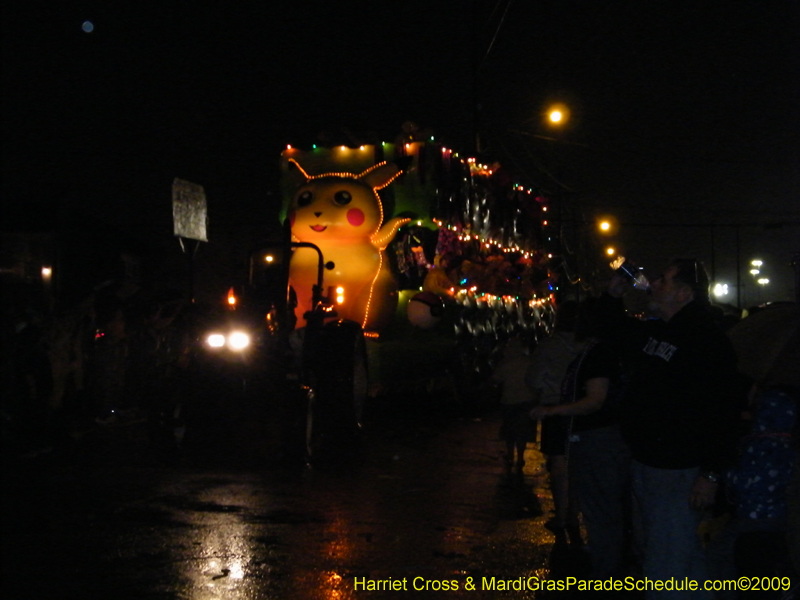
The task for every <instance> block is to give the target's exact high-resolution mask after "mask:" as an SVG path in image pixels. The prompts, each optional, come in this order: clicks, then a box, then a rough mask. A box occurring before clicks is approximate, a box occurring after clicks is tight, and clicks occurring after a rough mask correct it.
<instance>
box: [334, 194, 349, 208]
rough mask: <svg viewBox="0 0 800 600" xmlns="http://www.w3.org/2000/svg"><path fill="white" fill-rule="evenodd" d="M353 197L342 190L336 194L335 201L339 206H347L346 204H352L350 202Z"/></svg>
mask: <svg viewBox="0 0 800 600" xmlns="http://www.w3.org/2000/svg"><path fill="white" fill-rule="evenodd" d="M352 199H353V197H352V196H351V195H350V192H346V191H345V190H342V191H341V192H336V193H335V194H334V195H333V201H334V202H336V204H338V205H339V206H345V205H346V204H350V201H351V200H352Z"/></svg>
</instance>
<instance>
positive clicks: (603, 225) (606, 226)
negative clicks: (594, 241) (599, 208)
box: [600, 221, 611, 231]
mask: <svg viewBox="0 0 800 600" xmlns="http://www.w3.org/2000/svg"><path fill="white" fill-rule="evenodd" d="M600 229H602V230H603V231H608V230H609V229H611V223H609V222H608V221H603V222H602V223H600Z"/></svg>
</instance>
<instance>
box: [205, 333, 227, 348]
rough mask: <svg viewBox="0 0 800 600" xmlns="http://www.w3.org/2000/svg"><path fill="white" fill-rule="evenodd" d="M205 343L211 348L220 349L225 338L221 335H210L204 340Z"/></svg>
mask: <svg viewBox="0 0 800 600" xmlns="http://www.w3.org/2000/svg"><path fill="white" fill-rule="evenodd" d="M206 343H207V344H208V345H209V346H211V347H212V348H222V347H223V346H224V345H225V336H224V335H222V334H221V333H212V334H211V335H209V336H208V337H207V338H206Z"/></svg>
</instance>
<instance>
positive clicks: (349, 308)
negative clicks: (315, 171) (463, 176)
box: [287, 159, 409, 331]
mask: <svg viewBox="0 0 800 600" xmlns="http://www.w3.org/2000/svg"><path fill="white" fill-rule="evenodd" d="M289 162H290V163H291V164H293V165H294V166H295V167H297V169H298V170H299V172H300V173H301V174H302V176H303V178H304V180H305V181H304V183H303V184H301V185H300V187H299V188H298V189H297V191H296V192H295V194H294V196H293V199H292V202H291V205H290V208H289V211H288V213H287V217H288V219H289V223H290V225H291V232H292V239H293V240H294V241H296V242H310V243H312V244H315V245H316V246H317V247H319V249H320V250H321V251H322V255H323V257H324V259H325V261H326V262H327V263H333V266H332V268H331V269H330V270H328V271H326V273H325V286H326V288H329V289H331V291H335V294H334V293H329V294H328V296H329V297H330V298H331V299H332V300H333V301H334V309H335V311H336V313H337V315H338V316H339V318H341V319H347V320H351V321H355V322H357V323H359V324H360V325H361V326H362V327H363V328H364V329H365V330H367V331H370V330H379V329H380V328H381V327H383V326H385V325H386V324H387V322H388V321H389V320H390V319H391V317H392V314H393V313H394V310H395V305H396V302H397V283H396V281H395V279H394V276H393V274H392V272H391V269H390V268H389V264H388V261H387V260H386V255H385V252H384V250H385V249H386V246H387V244H388V243H389V242H390V241H391V240H392V238H393V237H394V236H395V234H396V233H397V230H398V229H399V228H400V227H401V226H402V225H404V224H405V223H407V222H408V221H409V219H407V218H394V219H390V220H389V221H387V222H386V223H384V211H383V204H382V202H381V198H380V196H379V195H378V190H380V189H382V188H385V187H386V186H388V185H389V184H390V183H391V182H392V181H394V179H396V178H397V177H398V175H399V174H400V172H401V171H400V169H399V167H398V166H397V165H394V164H391V163H386V162H382V163H379V164H377V165H374V166H372V167H369V168H368V169H366V170H365V171H363V172H361V173H360V174H357V175H356V174H354V173H348V172H332V173H324V174H322V175H309V174H308V173H307V172H306V171H305V170H303V168H302V167H301V166H300V164H299V163H298V162H297V161H296V160H294V159H290V161H289ZM317 264H318V263H317V254H316V252H315V251H313V250H311V249H309V248H298V249H296V250H295V251H294V253H293V255H292V259H291V262H290V265H289V284H290V285H291V286H292V287H293V288H294V290H295V293H296V295H297V308H296V310H295V316H296V317H298V318H302V317H303V315H304V314H305V313H307V312H309V311H311V309H312V308H313V307H312V305H311V293H310V290H311V288H312V286H313V284H314V282H315V281H316V273H317Z"/></svg>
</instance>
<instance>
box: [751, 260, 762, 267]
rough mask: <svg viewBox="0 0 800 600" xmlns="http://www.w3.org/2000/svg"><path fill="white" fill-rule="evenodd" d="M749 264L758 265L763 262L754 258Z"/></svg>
mask: <svg viewBox="0 0 800 600" xmlns="http://www.w3.org/2000/svg"><path fill="white" fill-rule="evenodd" d="M750 264H751V265H753V266H754V267H760V266H761V265H763V264H764V262H763V261H761V260H758V259H756V260H752V261H750Z"/></svg>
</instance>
